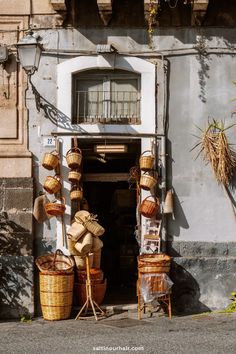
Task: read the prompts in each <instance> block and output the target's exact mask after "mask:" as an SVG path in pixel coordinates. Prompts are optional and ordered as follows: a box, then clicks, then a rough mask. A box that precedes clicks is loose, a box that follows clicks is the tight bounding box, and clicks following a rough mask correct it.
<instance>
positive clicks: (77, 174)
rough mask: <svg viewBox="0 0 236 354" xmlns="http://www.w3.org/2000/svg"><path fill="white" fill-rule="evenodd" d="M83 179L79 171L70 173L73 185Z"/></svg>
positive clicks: (69, 176) (69, 177)
mask: <svg viewBox="0 0 236 354" xmlns="http://www.w3.org/2000/svg"><path fill="white" fill-rule="evenodd" d="M80 179H81V173H80V172H78V171H70V172H69V174H68V180H69V181H70V182H72V183H78V182H79V181H80Z"/></svg>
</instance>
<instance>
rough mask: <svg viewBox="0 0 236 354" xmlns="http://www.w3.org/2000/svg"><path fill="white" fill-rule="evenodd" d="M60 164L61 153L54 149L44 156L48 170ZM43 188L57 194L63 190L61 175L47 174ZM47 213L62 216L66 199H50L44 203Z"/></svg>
mask: <svg viewBox="0 0 236 354" xmlns="http://www.w3.org/2000/svg"><path fill="white" fill-rule="evenodd" d="M59 165H60V160H59V153H58V152H57V151H56V150H54V151H52V152H46V153H45V154H44V157H43V161H42V166H43V167H44V168H46V169H47V170H57V168H58V167H59ZM43 188H44V189H45V190H46V191H47V192H48V193H49V194H57V193H58V192H60V191H61V188H62V184H61V177H60V176H59V175H58V174H57V173H56V174H55V175H54V176H47V177H46V179H45V181H44V185H43ZM44 208H45V211H46V213H47V214H49V215H52V216H61V215H63V214H64V213H65V209H66V206H65V199H64V198H61V199H60V201H59V202H58V201H53V202H51V201H49V202H48V203H45V205H44Z"/></svg>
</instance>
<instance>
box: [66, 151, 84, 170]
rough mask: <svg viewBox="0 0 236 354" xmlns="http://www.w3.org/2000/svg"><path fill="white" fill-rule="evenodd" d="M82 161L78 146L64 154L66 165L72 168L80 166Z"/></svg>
mask: <svg viewBox="0 0 236 354" xmlns="http://www.w3.org/2000/svg"><path fill="white" fill-rule="evenodd" d="M81 161H82V151H81V150H80V149H79V148H78V147H73V148H72V149H70V150H69V151H68V152H67V154H66V162H67V165H68V166H69V167H70V168H72V169H77V168H79V167H80V165H81Z"/></svg>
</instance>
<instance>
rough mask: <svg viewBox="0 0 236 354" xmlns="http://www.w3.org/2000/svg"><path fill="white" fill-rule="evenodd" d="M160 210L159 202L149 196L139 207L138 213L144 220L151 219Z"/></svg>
mask: <svg viewBox="0 0 236 354" xmlns="http://www.w3.org/2000/svg"><path fill="white" fill-rule="evenodd" d="M159 208H160V202H159V199H158V198H155V197H153V196H152V195H149V196H148V197H147V198H145V199H144V200H143V201H142V203H141V204H140V206H139V213H140V214H141V215H143V216H145V217H146V218H153V217H154V216H155V215H156V214H157V212H158V210H159Z"/></svg>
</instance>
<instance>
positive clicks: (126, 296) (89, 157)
mask: <svg viewBox="0 0 236 354" xmlns="http://www.w3.org/2000/svg"><path fill="white" fill-rule="evenodd" d="M106 143H107V144H108V143H109V142H106ZM114 143H117V142H114V141H112V144H114ZM95 144H96V141H90V142H89V144H88V143H87V144H84V145H83V146H81V144H80V148H81V149H82V151H83V191H84V197H85V198H86V200H87V202H88V205H89V211H90V212H91V213H93V214H96V215H97V216H98V220H99V223H100V224H101V225H102V226H103V227H104V228H105V230H106V231H105V233H104V235H103V236H101V240H102V242H103V248H102V255H101V269H102V270H103V272H104V276H105V277H106V279H107V292H106V296H105V299H104V303H106V304H109V303H110V304H125V303H126V304H127V303H132V302H136V301H137V299H136V280H137V255H138V254H139V247H138V243H137V241H136V238H135V228H136V225H137V220H136V208H137V191H136V188H135V184H134V183H130V180H129V170H130V168H131V167H133V166H135V165H137V163H138V158H139V155H140V146H141V143H140V140H137V139H136V140H131V141H127V140H126V141H122V144H125V146H126V147H127V149H125V152H123V153H106V154H104V155H100V156H97V154H94V148H93V147H92V148H91V145H93V146H94V145H95ZM119 144H120V142H119ZM100 158H102V159H104V160H105V161H106V162H104V161H100Z"/></svg>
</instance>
